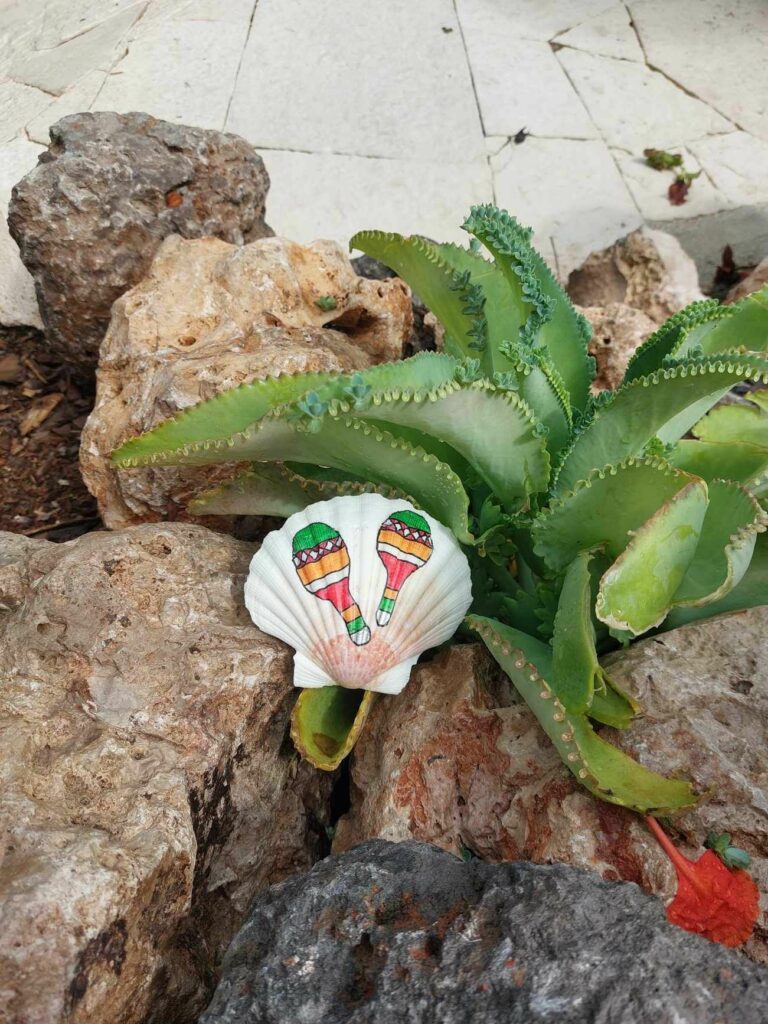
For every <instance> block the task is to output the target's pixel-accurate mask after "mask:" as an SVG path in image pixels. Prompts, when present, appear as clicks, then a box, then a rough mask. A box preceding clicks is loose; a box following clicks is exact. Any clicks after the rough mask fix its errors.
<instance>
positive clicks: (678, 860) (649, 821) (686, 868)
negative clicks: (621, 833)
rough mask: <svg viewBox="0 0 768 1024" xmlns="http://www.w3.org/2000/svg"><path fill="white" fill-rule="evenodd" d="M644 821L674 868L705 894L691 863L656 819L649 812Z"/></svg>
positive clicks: (704, 889)
mask: <svg viewBox="0 0 768 1024" xmlns="http://www.w3.org/2000/svg"><path fill="white" fill-rule="evenodd" d="M645 823H646V825H647V826H648V828H649V829H650V830H651V832H653V834H654V835H655V836H656V839H657V840H658V842H659V845H660V846H661V848H662V850H663V851H664V852H665V853H666V855H667V856H668V857H669V859H670V860H671V861H672V863H673V864H674V866H675V868H677V870H678V871H679V872H680V874H682V875H685V877H686V878H687V879H688V881H689V882H690V883H691V885H692V886H693V887H694V889H696V890H697V891H698V892H700V893H701V894H702V895H707V890H706V887H705V886H703V885H702V884H701V880H700V879H699V877H698V875H697V874H696V872H695V871H694V870H693V865H692V864H691V862H690V861H689V860H688V858H687V857H684V856H683V855H682V853H680V851H679V850H678V849H677V847H676V846H675V845H674V843H673V842H672V840H671V839H670V838H669V836H668V835H667V833H666V832H665V831H664V829H663V828H662V827H661V825H660V824H659V823H658V821H656V819H655V818H653V817H651V815H650V814H646V816H645Z"/></svg>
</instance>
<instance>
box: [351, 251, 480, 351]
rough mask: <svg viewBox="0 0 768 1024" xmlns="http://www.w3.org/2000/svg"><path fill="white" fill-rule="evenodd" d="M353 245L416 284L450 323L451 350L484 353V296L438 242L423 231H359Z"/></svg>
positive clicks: (439, 316)
mask: <svg viewBox="0 0 768 1024" xmlns="http://www.w3.org/2000/svg"><path fill="white" fill-rule="evenodd" d="M349 247H350V249H360V250H361V251H362V252H364V253H366V254H367V255H368V256H372V257H373V258H374V259H377V260H381V262H382V263H385V264H386V265H387V266H388V267H391V268H392V269H393V270H394V271H395V272H396V273H397V274H398V275H399V276H400V277H402V278H403V280H404V281H406V282H407V283H408V284H409V285H410V286H411V288H413V290H414V291H415V292H416V293H417V295H418V296H419V297H420V298H421V300H422V302H424V304H425V305H426V306H427V307H428V308H429V309H431V310H432V312H433V313H434V314H435V316H436V317H437V319H438V320H439V321H440V323H441V324H442V325H443V327H444V328H445V347H446V351H448V352H449V353H450V354H451V355H454V356H457V357H458V358H467V357H472V356H473V355H474V356H476V355H477V354H478V353H481V352H483V350H484V349H485V348H486V345H487V324H486V319H485V313H484V306H485V296H484V294H483V292H482V290H480V288H479V286H478V285H476V284H474V283H473V282H472V280H471V275H470V274H469V272H467V273H466V274H461V273H457V272H456V271H455V270H454V269H453V267H452V266H451V265H450V264H449V263H447V262H446V261H445V259H443V257H442V256H441V254H440V247H439V246H437V245H435V243H434V242H430V241H429V240H428V239H426V238H422V237H421V236H420V235H410V236H409V237H407V238H406V237H404V236H403V235H398V234H396V233H394V232H388V231H360V232H358V234H356V235H354V236H353V237H352V238H351V239H350V240H349Z"/></svg>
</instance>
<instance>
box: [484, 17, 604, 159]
mask: <svg viewBox="0 0 768 1024" xmlns="http://www.w3.org/2000/svg"><path fill="white" fill-rule="evenodd" d="M464 39H465V41H466V44H467V53H468V54H469V60H470V64H471V66H472V76H473V78H474V82H475V89H476V90H477V98H478V102H479V103H480V112H481V114H482V117H483V127H484V128H485V131H486V133H487V134H488V135H514V134H515V132H518V131H519V130H520V129H521V128H523V127H526V128H528V130H529V131H531V132H533V134H534V135H539V136H564V137H566V138H581V139H594V138H596V137H597V129H596V128H595V126H594V124H593V123H592V120H591V119H590V117H589V114H588V113H587V111H586V110H585V108H584V104H583V103H582V102H581V100H580V99H579V96H578V94H577V93H576V91H575V90H574V88H573V86H572V85H571V83H570V82H569V81H568V78H567V77H566V75H565V73H564V72H563V69H562V68H561V67H560V64H559V63H558V60H557V57H556V56H555V54H554V53H553V52H552V48H551V47H550V45H549V43H542V42H533V41H530V40H526V39H520V37H519V25H518V24H517V22H516V21H515V19H514V17H512V16H511V15H510V12H509V10H508V9H507V8H506V7H504V6H502V5H498V6H497V8H496V17H495V19H491V18H490V17H485V18H484V19H483V22H482V23H478V22H475V21H474V20H473V19H471V18H470V19H469V21H468V23H467V24H466V26H465V27H464Z"/></svg>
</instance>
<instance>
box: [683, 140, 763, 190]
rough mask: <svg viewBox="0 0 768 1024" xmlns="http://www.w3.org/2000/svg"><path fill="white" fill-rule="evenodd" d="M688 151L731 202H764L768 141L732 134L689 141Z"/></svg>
mask: <svg viewBox="0 0 768 1024" xmlns="http://www.w3.org/2000/svg"><path fill="white" fill-rule="evenodd" d="M690 148H691V150H692V151H693V153H694V154H695V155H696V157H697V158H698V159H699V160H700V161H701V163H702V165H703V166H704V168H705V170H706V173H707V174H708V175H709V176H710V177H711V178H712V180H713V181H714V183H715V185H716V186H717V187H718V189H719V190H720V191H721V192H722V193H723V194H724V195H725V196H726V197H727V198H728V199H729V200H730V201H731V203H733V204H734V205H736V206H742V205H745V204H747V203H765V202H768V141H765V140H763V139H756V138H755V137H754V136H753V135H749V134H748V133H747V132H732V133H731V134H730V135H720V136H716V137H714V138H710V139H701V140H700V141H698V142H692V143H691V144H690Z"/></svg>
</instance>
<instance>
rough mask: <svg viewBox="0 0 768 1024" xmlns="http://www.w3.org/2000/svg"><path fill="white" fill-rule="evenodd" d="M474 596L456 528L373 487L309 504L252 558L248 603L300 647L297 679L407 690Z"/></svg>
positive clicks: (304, 683)
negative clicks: (421, 660) (424, 657)
mask: <svg viewBox="0 0 768 1024" xmlns="http://www.w3.org/2000/svg"><path fill="white" fill-rule="evenodd" d="M471 600H472V590H471V584H470V575H469V565H468V563H467V560H466V558H465V556H464V554H463V552H462V550H461V548H460V547H459V545H458V543H457V542H456V539H455V538H454V536H453V534H452V533H451V532H450V530H448V529H446V528H445V527H444V526H443V525H442V524H441V523H438V522H437V521H436V520H435V519H433V518H432V517H431V516H428V515H427V514H426V513H424V512H420V511H418V510H417V509H415V508H414V507H413V506H412V505H411V504H409V503H408V502H407V501H396V500H392V499H389V498H384V497H383V496H382V495H380V494H364V495H355V496H350V497H342V498H334V499H333V500H332V501H321V502H317V503H316V504H314V505H309V506H308V507H307V508H305V509H303V510H302V511H301V512H297V513H296V514H295V515H292V516H291V517H290V518H289V519H287V520H286V522H285V524H284V525H283V526H282V528H281V529H280V530H277V531H275V532H274V533H270V534H269V535H268V536H267V538H266V539H265V540H264V543H263V544H262V546H261V548H260V550H259V551H258V552H257V553H256V554H255V555H254V557H253V560H252V561H251V567H250V572H249V574H248V579H247V581H246V584H245V603H246V605H247V607H248V611H249V612H250V613H251V618H252V619H253V621H254V622H255V623H256V625H257V626H258V627H259V628H260V629H262V630H263V631H264V632H265V633H269V634H271V635H272V636H276V637H279V639H281V640H284V641H285V642H286V643H288V644H290V645H291V647H293V648H294V649H295V651H296V654H295V657H294V680H293V681H294V685H295V686H300V687H320V686H332V685H335V686H342V687H346V688H348V689H363V690H373V691H376V692H378V693H399V692H400V691H401V690H402V689H403V687H404V686H405V684H406V683H407V682H408V678H409V676H410V673H411V668H412V667H413V665H414V664H415V662H416V660H417V658H418V657H419V655H420V654H421V653H422V652H423V651H426V650H428V649H429V648H430V647H435V646H437V645H438V644H441V643H443V642H444V641H445V640H448V639H449V638H450V637H451V636H452V635H453V633H454V632H455V631H456V629H457V627H458V625H459V623H460V622H461V620H462V618H463V617H464V615H465V613H466V611H467V609H468V608H469V605H470V602H471Z"/></svg>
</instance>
